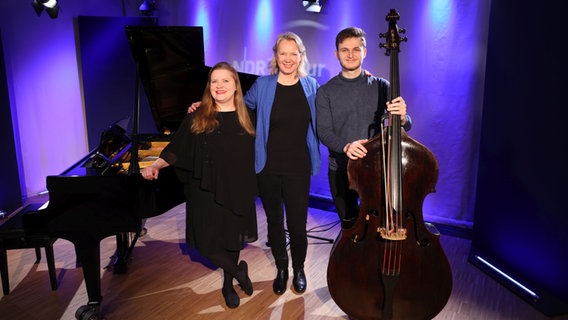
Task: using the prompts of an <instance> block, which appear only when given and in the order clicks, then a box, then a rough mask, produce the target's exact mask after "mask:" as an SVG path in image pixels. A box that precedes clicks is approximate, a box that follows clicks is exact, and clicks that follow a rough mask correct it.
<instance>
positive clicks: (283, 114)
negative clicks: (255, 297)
mask: <svg viewBox="0 0 568 320" xmlns="http://www.w3.org/2000/svg"><path fill="white" fill-rule="evenodd" d="M273 52H274V56H273V58H272V61H271V62H270V75H267V76H262V77H259V78H258V79H257V80H256V81H255V83H254V84H253V86H252V87H251V88H250V89H249V90H248V92H247V93H246V95H245V103H246V105H247V106H248V107H249V108H251V109H253V110H255V111H256V118H257V123H256V139H255V169H256V173H257V181H258V187H259V194H260V199H261V201H262V205H263V207H264V211H265V212H266V218H267V225H268V243H269V245H270V248H271V250H272V255H273V256H274V261H275V264H276V268H277V273H276V278H275V279H274V282H273V286H272V287H273V290H274V293H276V294H278V295H280V294H283V293H284V292H285V291H286V287H287V281H288V251H287V248H286V247H287V246H286V233H285V228H284V213H286V227H287V230H288V233H289V235H290V252H291V256H292V268H293V276H294V277H293V280H292V283H293V288H294V291H295V292H296V293H299V294H301V293H303V292H305V290H306V286H307V281H306V275H305V272H304V261H305V259H306V252H307V247H308V240H307V234H306V223H307V216H308V200H309V191H310V176H311V175H315V174H317V173H318V171H319V168H320V162H321V159H320V153H319V140H318V138H317V135H316V111H315V99H316V93H317V89H318V87H319V84H318V83H317V81H316V80H315V79H314V78H313V77H310V76H308V74H307V64H308V59H307V57H306V48H305V46H304V44H303V42H302V40H301V39H300V37H299V36H298V35H296V34H295V33H292V32H287V33H284V34H281V35H280V36H278V39H277V40H276V44H275V45H274V47H273Z"/></svg>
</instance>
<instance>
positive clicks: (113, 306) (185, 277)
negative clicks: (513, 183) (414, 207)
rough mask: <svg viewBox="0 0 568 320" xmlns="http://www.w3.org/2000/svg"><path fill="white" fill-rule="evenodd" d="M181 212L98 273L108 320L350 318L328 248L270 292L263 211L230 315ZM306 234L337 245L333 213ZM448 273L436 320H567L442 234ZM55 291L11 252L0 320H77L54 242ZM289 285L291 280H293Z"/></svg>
mask: <svg viewBox="0 0 568 320" xmlns="http://www.w3.org/2000/svg"><path fill="white" fill-rule="evenodd" d="M184 208H185V207H184V205H183V204H182V205H180V206H178V207H176V208H174V209H172V210H170V211H168V212H167V213H165V214H163V215H160V216H157V217H154V218H151V219H149V220H148V221H147V223H146V227H147V229H148V234H147V235H146V236H145V237H143V238H141V239H140V240H139V241H138V243H137V247H136V248H135V250H134V252H133V256H132V260H131V261H130V264H129V270H128V273H126V274H119V275H115V274H113V273H112V271H110V270H106V269H105V270H102V272H101V286H102V294H103V297H104V298H103V302H102V312H103V314H104V316H105V318H106V319H109V320H110V319H120V320H123V319H176V320H177V319H207V320H209V319H348V317H347V316H346V315H345V313H343V312H342V311H341V310H340V309H339V308H338V307H337V306H336V304H335V303H334V301H333V299H332V298H331V296H330V294H329V291H328V289H327V284H326V269H327V261H328V256H329V252H330V250H331V244H330V243H328V242H326V241H322V240H318V239H313V238H311V239H310V244H309V246H308V257H307V261H306V274H307V279H308V289H307V291H306V292H305V293H304V294H303V295H296V294H295V293H293V292H292V291H291V290H288V291H287V292H286V293H285V294H284V295H282V296H276V295H274V293H273V292H272V280H273V278H274V276H275V269H274V267H273V262H272V258H271V254H270V248H268V247H267V246H266V223H265V218H264V212H263V210H262V206H260V205H258V209H259V210H258V221H259V237H260V239H259V240H258V241H256V242H254V243H252V244H251V245H249V246H248V247H247V248H246V249H245V250H243V251H242V254H241V258H242V259H244V260H246V261H248V264H249V272H250V277H251V279H252V281H253V285H254V294H253V295H252V296H250V297H248V296H246V295H244V293H242V291H240V290H239V288H238V286H236V288H237V292H238V293H239V295H240V297H241V305H240V306H239V307H238V308H236V309H228V308H227V307H226V306H225V304H224V300H223V297H222V295H221V292H220V288H221V282H222V272H221V271H220V270H216V269H214V268H212V267H211V266H210V265H209V264H207V263H206V262H204V261H203V260H202V259H200V258H199V256H198V255H197V254H196V253H195V252H193V251H189V252H188V250H187V248H186V246H185V244H184V238H183V237H184V232H185V231H184V229H185V213H184ZM308 228H309V229H311V228H315V229H317V230H319V232H310V233H309V234H310V235H314V236H317V237H323V238H334V237H335V236H336V235H337V234H338V230H339V226H338V225H337V219H336V215H335V213H333V212H328V211H322V210H318V209H310V212H309V221H308ZM441 242H442V246H443V247H444V250H445V252H446V254H447V256H448V259H449V260H450V264H451V266H452V272H453V279H454V287H453V291H452V295H451V297H450V299H449V301H448V303H447V305H446V307H445V308H444V310H442V312H441V313H440V314H439V315H438V316H437V317H436V318H435V319H436V320H441V319H444V320H445V319H456V320H458V319H459V320H469V319H471V320H474V319H475V320H479V319H510V320H519V319H520V320H524V319H527V320H539V319H555V320H560V319H563V320H566V319H568V316H560V317H554V318H548V317H546V316H544V315H543V314H542V313H540V312H539V311H538V310H536V309H535V308H533V307H532V306H531V305H529V304H527V303H526V302H524V301H523V300H522V299H520V298H519V297H517V296H516V295H514V294H513V293H511V292H510V291H509V290H507V289H506V288H504V287H503V286H501V285H500V284H498V283H497V282H495V281H494V280H493V279H492V278H490V277H488V276H487V275H486V274H485V273H483V272H482V271H480V270H479V269H477V268H476V267H474V266H473V265H471V264H470V263H468V262H467V256H468V253H469V246H470V241H469V240H467V239H462V238H458V237H452V236H444V235H442V237H441ZM54 249H55V259H56V268H57V273H58V283H59V289H58V290H57V291H51V289H50V283H49V276H48V273H47V265H46V263H45V258H44V259H42V260H41V262H40V263H39V264H34V262H35V256H34V250H32V249H28V250H11V251H8V261H9V272H10V282H11V290H12V291H11V293H10V294H9V295H7V296H0V297H1V298H0V319H24V320H27V319H29V320H32V319H38V320H39V319H41V320H46V319H47V320H50V319H66V320H67V319H69V320H72V319H75V311H76V310H77V308H79V307H80V306H81V305H83V304H85V303H86V302H87V300H88V299H87V296H86V290H85V285H84V282H83V275H82V272H81V269H80V268H75V256H74V251H73V246H72V244H71V243H70V242H68V241H66V240H62V239H59V240H57V241H56V243H55V247H54ZM114 250H115V240H114V238H112V237H111V238H107V239H104V240H103V241H102V242H101V265H102V266H106V265H107V264H108V263H109V261H110V257H111V256H112V255H113V253H114ZM289 282H291V281H289Z"/></svg>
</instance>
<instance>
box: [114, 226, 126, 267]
mask: <svg viewBox="0 0 568 320" xmlns="http://www.w3.org/2000/svg"><path fill="white" fill-rule="evenodd" d="M129 243H130V240H129V234H128V232H121V233H119V234H117V235H116V258H115V262H114V264H113V266H112V268H113V272H114V273H115V274H123V273H126V272H127V271H128V267H127V265H126V264H127V259H128V247H129Z"/></svg>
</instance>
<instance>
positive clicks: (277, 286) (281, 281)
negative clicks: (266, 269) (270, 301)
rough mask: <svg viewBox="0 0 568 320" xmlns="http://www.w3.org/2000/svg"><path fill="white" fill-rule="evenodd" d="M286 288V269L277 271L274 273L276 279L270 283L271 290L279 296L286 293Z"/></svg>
mask: <svg viewBox="0 0 568 320" xmlns="http://www.w3.org/2000/svg"><path fill="white" fill-rule="evenodd" d="M287 286H288V269H287V268H286V269H278V271H277V272H276V279H274V282H272V290H274V293H276V294H277V295H281V294H283V293H284V292H285V291H286V287H287Z"/></svg>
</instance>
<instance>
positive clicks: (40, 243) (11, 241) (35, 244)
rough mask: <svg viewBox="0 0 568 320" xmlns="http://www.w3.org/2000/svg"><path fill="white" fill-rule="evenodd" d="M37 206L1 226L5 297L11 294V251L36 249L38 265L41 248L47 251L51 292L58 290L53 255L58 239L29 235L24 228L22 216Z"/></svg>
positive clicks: (0, 261)
mask: <svg viewBox="0 0 568 320" xmlns="http://www.w3.org/2000/svg"><path fill="white" fill-rule="evenodd" d="M34 207H38V206H37V205H30V206H27V207H25V208H23V209H22V210H20V211H19V212H18V213H16V214H14V215H12V216H10V217H8V218H7V220H5V221H2V222H3V223H2V224H1V225H0V276H1V277H2V290H3V292H4V295H8V294H9V293H10V281H9V274H8V254H7V250H11V249H28V248H35V252H36V262H35V263H36V264H37V263H39V261H40V260H41V251H40V248H42V247H43V248H44V249H45V256H46V259H47V268H48V272H49V280H50V281H51V290H54V291H55V290H57V278H56V275H55V258H54V254H53V243H54V242H55V241H56V240H57V238H52V237H50V236H48V235H45V234H41V233H34V234H28V233H26V232H25V230H24V229H23V227H22V215H24V214H25V213H26V212H29V211H31V210H33V208H34Z"/></svg>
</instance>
